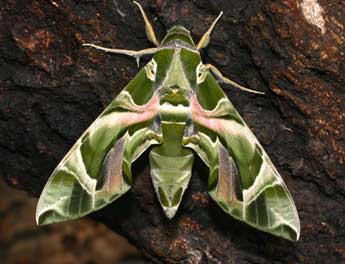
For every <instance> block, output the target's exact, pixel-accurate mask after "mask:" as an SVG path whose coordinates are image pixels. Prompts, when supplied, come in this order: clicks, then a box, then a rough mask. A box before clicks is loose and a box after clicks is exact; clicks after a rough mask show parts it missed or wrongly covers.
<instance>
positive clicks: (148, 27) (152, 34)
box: [133, 1, 159, 47]
mask: <svg viewBox="0 0 345 264" xmlns="http://www.w3.org/2000/svg"><path fill="white" fill-rule="evenodd" d="M133 3H134V4H136V5H137V6H138V7H139V9H140V13H141V15H142V17H143V19H144V21H145V30H146V35H147V38H148V39H149V40H150V41H151V42H152V43H153V44H155V46H157V47H158V46H159V41H158V40H157V38H156V34H155V31H154V30H153V27H152V25H151V23H150V21H149V19H148V18H147V16H146V14H145V11H144V9H143V8H142V6H141V5H140V4H139V3H138V2H137V1H133Z"/></svg>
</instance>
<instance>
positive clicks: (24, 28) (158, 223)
mask: <svg viewBox="0 0 345 264" xmlns="http://www.w3.org/2000/svg"><path fill="white" fill-rule="evenodd" d="M141 3H142V4H143V6H144V8H145V9H146V11H147V13H148V15H149V17H150V18H151V20H154V26H155V29H156V31H157V34H158V36H159V37H160V38H162V37H163V36H164V32H165V30H166V29H168V28H169V27H170V26H172V25H174V24H182V25H184V26H186V27H187V28H189V29H190V30H191V32H192V34H193V36H195V39H199V38H200V36H201V35H202V33H203V32H204V31H205V30H206V29H207V28H208V26H209V25H210V23H211V21H213V19H214V18H215V17H216V15H217V14H218V12H219V11H220V10H223V11H224V16H223V19H222V20H221V21H220V23H219V25H218V26H217V27H216V29H215V31H214V34H213V39H212V41H211V43H210V45H209V47H208V48H207V49H205V50H204V51H203V52H202V55H203V57H204V60H205V61H206V62H209V63H213V64H215V65H217V66H218V67H219V68H220V69H221V70H222V71H223V73H224V74H225V75H227V76H229V77H231V78H232V79H234V80H236V81H238V82H239V83H241V84H243V85H246V86H249V87H251V88H253V89H260V90H264V91H265V92H266V95H265V96H256V95H251V94H247V93H243V92H238V91H236V90H233V89H229V90H227V94H228V95H229V97H230V99H231V100H232V102H233V103H234V105H235V106H236V107H237V109H238V110H239V112H240V113H241V114H242V116H243V117H244V119H245V120H246V121H247V122H248V124H249V125H250V127H251V128H252V129H253V131H254V132H255V134H256V135H257V137H258V139H259V140H260V141H261V142H262V143H263V145H264V147H265V148H266V150H267V152H268V154H269V155H270V157H271V158H272V160H273V162H274V163H275V165H276V166H277V168H278V170H279V171H280V172H281V174H282V176H283V178H284V180H285V182H286V183H287V185H288V187H289V190H290V191H291V193H292V195H293V197H294V200H295V202H296V205H297V208H298V211H299V215H300V218H301V224H302V230H301V239H300V241H299V242H298V243H291V242H288V241H285V240H282V239H279V238H276V237H273V236H270V235H268V234H264V233H261V232H259V231H256V230H254V229H252V228H250V227H248V226H246V225H245V224H242V223H240V222H238V221H236V220H234V219H232V218H231V217H229V216H227V215H226V214H225V213H223V212H222V211H221V209H219V208H218V206H216V204H215V203H214V202H213V201H212V200H210V198H209V197H208V194H207V175H208V171H207V168H206V167H205V166H203V165H202V162H201V161H198V162H196V164H195V166H194V173H193V177H192V181H191V184H190V187H189V189H188V191H187V193H186V195H185V197H184V200H183V202H182V205H181V207H180V209H179V211H178V214H177V216H176V217H175V218H174V219H173V220H171V221H169V220H167V219H166V218H165V217H164V215H163V212H162V209H161V208H160V206H159V203H158V201H157V199H156V197H155V195H154V192H153V188H152V184H151V181H150V176H149V168H148V165H147V164H148V157H147V155H146V156H143V157H142V158H141V159H140V160H139V161H137V162H136V163H135V164H134V172H135V181H134V186H133V188H132V189H131V191H130V192H129V193H128V194H127V195H125V196H124V197H123V198H121V199H120V200H118V201H117V202H115V203H113V204H111V205H110V206H108V207H107V208H105V209H104V210H101V211H99V212H97V213H95V214H94V215H93V216H92V217H93V218H94V219H96V220H97V221H100V222H103V223H105V224H106V225H107V226H108V227H110V228H111V229H112V230H114V231H116V232H119V233H121V234H123V235H124V236H126V237H127V238H128V239H129V240H130V241H131V242H132V243H133V244H134V245H136V246H137V247H138V248H139V249H140V250H141V251H142V252H143V254H144V255H145V256H147V257H148V259H150V260H151V261H153V262H155V263H341V262H345V206H344V203H345V173H344V163H345V141H344V140H345V135H344V131H345V126H344V119H345V118H344V115H345V114H344V105H345V101H344V94H345V93H344V90H345V58H344V57H345V55H344V53H345V48H344V45H345V44H344V43H345V39H344V21H345V11H344V10H345V2H343V1H338V0H327V1H326V0H319V1H317V0H301V1H298V0H296V1H290V0H285V1H284V0H279V1H273V0H272V1H270V0H261V1H258V0H255V1H254V0H242V1H238V0H213V1H208V0H198V1H196V0H194V1H166V0H155V1H153V0H147V1H141ZM0 19H1V21H0V32H1V34H0V157H1V158H0V173H1V176H2V177H4V178H5V179H6V181H7V182H8V183H9V184H10V185H11V186H13V187H15V188H19V189H23V190H26V191H27V192H28V193H29V194H31V195H33V196H37V197H38V196H39V194H40V192H41V190H42V188H43V186H44V184H45V182H46V181H47V179H48V177H49V175H50V173H51V172H52V170H53V169H54V167H55V166H56V165H57V163H58V162H59V161H60V159H61V158H62V157H63V156H64V154H65V153H66V152H67V151H68V149H69V148H70V147H71V146H72V144H73V143H74V141H75V140H76V139H77V138H78V137H79V135H81V133H82V132H83V130H84V129H86V128H87V127H88V126H89V124H90V123H91V122H92V121H93V120H94V119H95V118H96V116H97V115H98V114H99V113H100V112H101V111H102V109H103V108H104V107H105V106H106V105H107V104H108V103H109V102H110V101H111V100H112V98H113V97H114V96H115V95H116V94H118V92H119V91H120V90H121V89H122V88H123V87H124V86H125V85H126V83H127V82H128V81H129V80H130V79H131V78H133V76H134V75H135V74H136V72H137V71H138V69H137V68H136V64H135V61H133V60H132V59H130V58H127V57H124V56H111V55H109V54H105V53H101V52H99V51H96V50H92V49H90V48H83V47H82V46H81V44H82V43H84V42H92V43H96V44H101V45H104V46H109V47H117V48H129V49H135V50H137V49H143V48H146V47H150V46H151V44H150V43H149V41H148V40H146V36H145V31H144V25H143V22H142V19H141V17H140V15H139V12H138V10H137V8H135V6H134V5H133V4H132V3H131V2H130V1H115V0H114V1H111V0H103V1H99V0H94V1H91V0H85V1H59V0H55V1H53V0H51V1H43V0H41V1H24V0H5V1H3V3H2V5H1V6H0ZM146 61H147V60H146ZM144 62H145V59H144V60H143V62H142V64H141V66H142V65H143V63H144ZM114 247H116V245H114Z"/></svg>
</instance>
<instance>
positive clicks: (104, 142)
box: [36, 69, 160, 224]
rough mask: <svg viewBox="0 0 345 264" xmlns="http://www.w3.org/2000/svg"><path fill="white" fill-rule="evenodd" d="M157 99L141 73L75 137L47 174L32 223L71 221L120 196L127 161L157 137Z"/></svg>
mask: <svg viewBox="0 0 345 264" xmlns="http://www.w3.org/2000/svg"><path fill="white" fill-rule="evenodd" d="M158 103H159V99H158V96H157V95H156V94H154V93H153V82H152V81H150V80H148V79H147V78H146V73H145V69H143V70H142V71H141V72H139V73H138V75H137V76H136V77H135V78H134V79H133V80H132V81H131V82H130V83H129V84H128V86H127V87H126V88H125V89H124V90H123V91H122V92H121V93H120V94H119V95H118V96H117V97H116V98H115V99H114V101H113V102H112V103H111V104H110V105H109V106H108V107H107V108H106V109H105V111H104V112H103V113H102V114H101V115H100V116H99V117H98V118H97V119H96V120H95V122H94V123H93V124H91V126H90V127H89V128H88V129H87V130H86V131H85V132H84V134H83V135H82V136H81V137H80V138H79V139H78V141H77V142H76V143H75V145H74V146H73V147H72V149H71V150H70V151H69V152H68V154H67V155H66V156H65V157H64V158H63V160H62V161H61V162H60V164H59V165H58V166H57V168H56V169H55V170H54V172H53V173H52V175H51V176H50V178H49V180H48V182H47V184H46V186H45V187H44V190H43V192H42V194H41V197H40V199H39V202H38V205H37V211H36V221H37V223H38V224H49V223H53V222H60V221H64V220H68V219H75V218H78V217H81V216H84V215H86V214H89V213H90V212H93V211H95V210H98V209H100V208H102V207H104V206H105V205H107V204H109V203H111V202H112V201H114V200H116V199H117V198H119V197H120V196H121V195H123V194H124V193H125V192H127V191H128V189H129V188H130V186H131V182H132V177H131V163H132V162H133V161H134V160H135V159H136V158H138V157H139V156H140V154H142V153H143V152H144V151H145V150H146V149H147V148H148V147H149V146H150V145H152V144H157V143H159V140H160V137H159V136H158V135H157V133H155V131H154V130H153V129H152V127H153V126H150V124H151V123H152V120H153V118H154V116H155V115H156V114H157V113H156V111H157V108H158V107H157V105H158Z"/></svg>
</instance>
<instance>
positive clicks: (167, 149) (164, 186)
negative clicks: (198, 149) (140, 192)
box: [150, 122, 194, 219]
mask: <svg viewBox="0 0 345 264" xmlns="http://www.w3.org/2000/svg"><path fill="white" fill-rule="evenodd" d="M184 129H185V123H165V122H162V132H163V143H162V144H161V145H160V146H157V147H153V148H152V150H151V152H150V167H151V177H152V182H153V186H154V188H155V191H156V193H157V196H158V200H159V202H160V204H161V205H162V207H163V210H164V213H165V215H166V216H167V217H168V218H169V219H171V218H172V217H174V215H175V213H176V211H177V209H178V206H179V205H180V203H181V200H182V196H183V193H184V191H185V190H186V189H187V186H188V184H189V181H190V178H191V175H192V166H193V160H194V154H193V152H192V151H191V150H189V149H186V148H184V147H183V146H182V137H183V134H184Z"/></svg>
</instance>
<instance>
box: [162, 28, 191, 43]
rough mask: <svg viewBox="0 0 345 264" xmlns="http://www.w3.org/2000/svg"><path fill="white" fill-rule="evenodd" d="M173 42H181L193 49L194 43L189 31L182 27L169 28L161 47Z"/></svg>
mask: <svg viewBox="0 0 345 264" xmlns="http://www.w3.org/2000/svg"><path fill="white" fill-rule="evenodd" d="M174 40H181V41H183V42H186V43H187V44H189V45H191V46H193V47H195V43H194V41H193V39H192V36H191V35H190V31H189V30H188V29H186V28H185V27H183V26H173V27H172V28H170V29H169V30H168V32H167V34H166V35H165V37H164V39H163V40H162V42H161V45H164V44H167V43H168V42H170V41H174Z"/></svg>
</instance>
